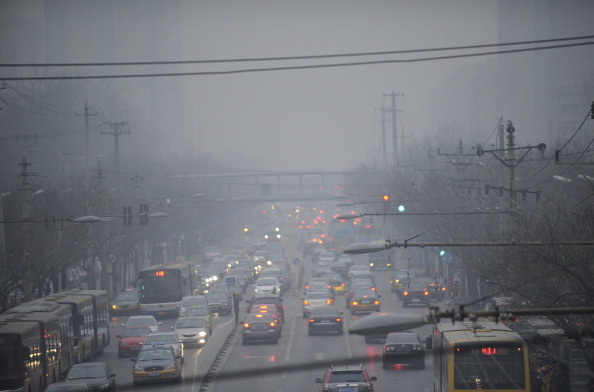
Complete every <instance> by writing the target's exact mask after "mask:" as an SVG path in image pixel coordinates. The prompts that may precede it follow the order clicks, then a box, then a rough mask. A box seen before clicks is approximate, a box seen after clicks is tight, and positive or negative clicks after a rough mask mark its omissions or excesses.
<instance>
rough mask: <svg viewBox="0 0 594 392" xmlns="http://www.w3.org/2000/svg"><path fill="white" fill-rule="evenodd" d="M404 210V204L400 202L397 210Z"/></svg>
mask: <svg viewBox="0 0 594 392" xmlns="http://www.w3.org/2000/svg"><path fill="white" fill-rule="evenodd" d="M405 210H406V207H404V204H400V205H399V206H398V212H404V211H405Z"/></svg>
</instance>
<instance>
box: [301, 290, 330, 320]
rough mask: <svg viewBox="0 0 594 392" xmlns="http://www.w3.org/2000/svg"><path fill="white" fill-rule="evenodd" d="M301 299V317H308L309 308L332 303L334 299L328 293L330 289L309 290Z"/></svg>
mask: <svg viewBox="0 0 594 392" xmlns="http://www.w3.org/2000/svg"><path fill="white" fill-rule="evenodd" d="M302 301H303V317H304V318H305V317H309V315H310V314H311V310H312V309H313V308H315V307H318V306H325V305H332V304H333V303H334V300H333V299H332V296H331V294H330V290H326V291H311V292H309V293H307V294H305V298H302Z"/></svg>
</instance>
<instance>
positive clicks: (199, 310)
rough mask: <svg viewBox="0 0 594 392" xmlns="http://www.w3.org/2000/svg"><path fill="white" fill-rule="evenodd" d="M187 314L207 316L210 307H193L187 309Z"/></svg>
mask: <svg viewBox="0 0 594 392" xmlns="http://www.w3.org/2000/svg"><path fill="white" fill-rule="evenodd" d="M185 314H186V316H207V315H208V309H207V308H204V307H192V308H187V309H186V313H185Z"/></svg>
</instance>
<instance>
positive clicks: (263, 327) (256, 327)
mask: <svg viewBox="0 0 594 392" xmlns="http://www.w3.org/2000/svg"><path fill="white" fill-rule="evenodd" d="M267 329H268V327H267V326H266V325H254V326H253V327H252V330H254V331H266V330H267Z"/></svg>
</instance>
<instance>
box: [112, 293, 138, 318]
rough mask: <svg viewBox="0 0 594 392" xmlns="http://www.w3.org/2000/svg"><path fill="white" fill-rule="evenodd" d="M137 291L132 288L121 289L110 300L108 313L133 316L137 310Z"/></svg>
mask: <svg viewBox="0 0 594 392" xmlns="http://www.w3.org/2000/svg"><path fill="white" fill-rule="evenodd" d="M139 307H140V305H139V303H138V293H137V292H136V291H134V290H126V291H122V292H121V293H119V294H118V295H117V297H116V298H115V299H114V300H113V301H111V304H110V305H109V314H110V315H112V316H114V317H115V316H133V315H137V314H138V310H139Z"/></svg>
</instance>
